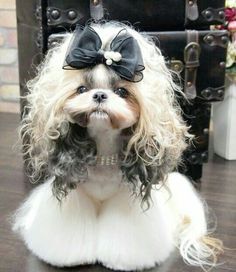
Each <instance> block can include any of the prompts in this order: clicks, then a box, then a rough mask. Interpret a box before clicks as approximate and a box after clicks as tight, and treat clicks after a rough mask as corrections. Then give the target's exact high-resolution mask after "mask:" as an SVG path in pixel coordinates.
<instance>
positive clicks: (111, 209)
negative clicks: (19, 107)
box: [14, 22, 221, 271]
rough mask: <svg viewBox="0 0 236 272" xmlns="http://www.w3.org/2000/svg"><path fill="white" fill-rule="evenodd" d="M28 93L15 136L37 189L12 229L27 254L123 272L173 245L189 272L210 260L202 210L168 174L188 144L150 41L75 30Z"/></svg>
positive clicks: (96, 28)
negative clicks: (19, 136)
mask: <svg viewBox="0 0 236 272" xmlns="http://www.w3.org/2000/svg"><path fill="white" fill-rule="evenodd" d="M62 67H63V68H64V69H63V68H62ZM28 88H29V94H28V95H27V101H28V105H27V107H26V112H27V114H25V115H24V117H23V121H22V127H21V135H22V138H23V142H24V151H25V154H26V155H27V157H28V159H29V164H28V167H29V168H30V169H31V170H32V171H31V178H32V180H34V181H35V182H36V181H40V182H42V184H41V185H39V186H38V187H37V188H36V189H34V190H33V192H32V193H31V195H30V196H29V197H28V199H27V200H26V201H25V203H24V204H23V205H22V206H21V207H20V209H19V210H18V211H17V213H16V216H15V224H14V229H15V230H17V231H19V232H20V234H21V235H22V237H23V240H24V241H25V244H26V245H27V247H28V248H29V249H30V250H31V251H32V252H33V253H34V254H35V255H36V256H38V257H39V258H40V259H41V260H44V261H45V262H47V263H50V264H52V265H55V266H74V265H82V264H93V263H96V262H99V263H102V264H103V265H104V266H106V267H108V268H112V269H116V270H124V271H130V270H142V269H145V268H151V267H153V266H155V265H157V264H160V263H162V262H163V261H165V260H166V259H167V258H168V256H169V255H170V253H171V252H172V251H173V250H174V249H175V248H176V247H177V248H178V249H179V251H180V254H181V255H182V257H183V259H184V261H186V262H187V263H189V264H191V265H199V266H204V265H211V264H213V263H214V262H215V258H216V251H218V250H221V242H220V241H219V240H217V239H215V238H212V237H210V236H209V230H208V228H207V219H206V216H205V212H204V204H203V201H202V200H201V198H200V197H199V196H198V195H197V193H196V192H195V190H194V188H193V187H192V185H191V184H190V182H189V181H188V180H187V178H185V177H184V176H182V175H181V174H179V173H177V172H173V171H174V169H176V167H177V165H178V164H179V163H180V161H181V155H182V152H183V150H184V149H185V148H186V146H187V142H188V141H189V139H191V135H190V134H189V133H188V128H187V126H186V124H185V123H184V121H183V120H182V118H181V109H180V107H179V105H178V103H177V102H176V100H175V93H176V92H178V93H179V94H181V91H180V90H179V88H178V87H177V86H176V84H175V83H174V82H173V80H172V75H171V73H170V71H169V70H168V69H167V67H166V66H165V61H164V58H163V56H162V55H161V53H160V51H159V49H158V48H156V46H155V44H154V42H153V41H152V40H151V39H150V38H148V37H146V36H144V35H141V34H140V33H138V32H136V31H134V30H133V29H131V28H130V27H128V26H126V25H123V24H120V23H115V22H113V23H104V24H91V25H90V26H86V27H85V28H84V29H83V28H81V27H77V28H76V30H75V32H74V34H73V35H72V34H68V35H67V36H66V38H65V40H64V41H63V42H62V43H61V44H59V45H58V46H56V47H54V48H53V49H51V50H50V51H49V52H48V54H47V56H46V59H45V62H44V63H43V64H42V65H41V67H40V68H39V71H38V75H37V77H36V78H35V79H33V80H32V81H30V82H29V83H28ZM42 179H44V180H42Z"/></svg>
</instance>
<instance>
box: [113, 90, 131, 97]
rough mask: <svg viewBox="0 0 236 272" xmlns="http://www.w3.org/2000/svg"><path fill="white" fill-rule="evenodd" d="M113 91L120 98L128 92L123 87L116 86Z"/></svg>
mask: <svg viewBox="0 0 236 272" xmlns="http://www.w3.org/2000/svg"><path fill="white" fill-rule="evenodd" d="M114 93H115V94H117V95H119V96H120V97H122V98H126V97H127V96H128V94H129V92H128V91H127V90H126V89H125V88H117V89H115V90H114Z"/></svg>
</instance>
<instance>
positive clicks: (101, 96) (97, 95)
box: [93, 92, 107, 103]
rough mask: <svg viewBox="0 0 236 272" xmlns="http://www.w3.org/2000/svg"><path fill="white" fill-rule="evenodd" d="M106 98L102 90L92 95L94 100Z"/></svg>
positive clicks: (98, 100)
mask: <svg viewBox="0 0 236 272" xmlns="http://www.w3.org/2000/svg"><path fill="white" fill-rule="evenodd" d="M106 99H107V94H106V93H104V92H97V93H95V94H94V95H93V100H94V101H95V102H98V103H101V102H104V101H105V100H106Z"/></svg>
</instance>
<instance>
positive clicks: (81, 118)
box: [74, 108, 110, 127]
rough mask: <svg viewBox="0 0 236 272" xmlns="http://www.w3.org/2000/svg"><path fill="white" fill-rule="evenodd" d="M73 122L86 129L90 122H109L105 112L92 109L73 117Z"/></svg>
mask: <svg viewBox="0 0 236 272" xmlns="http://www.w3.org/2000/svg"><path fill="white" fill-rule="evenodd" d="M74 120H75V121H76V122H77V123H78V124H79V125H80V126H82V127H87V125H88V123H89V122H90V121H96V120H100V121H103V120H104V121H105V120H110V116H109V114H108V112H107V111H105V110H103V109H99V108H96V109H93V110H91V111H90V112H84V113H80V114H77V115H76V116H74Z"/></svg>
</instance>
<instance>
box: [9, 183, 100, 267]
mask: <svg viewBox="0 0 236 272" xmlns="http://www.w3.org/2000/svg"><path fill="white" fill-rule="evenodd" d="M52 182H53V179H51V180H48V181H46V182H45V183H44V184H42V185H40V186H38V187H37V188H36V189H34V190H33V192H32V194H31V195H30V196H29V197H28V199H26V201H25V203H24V204H23V205H22V206H21V207H20V209H19V210H18V211H17V213H16V215H15V224H14V230H16V231H18V232H20V234H21V235H22V237H23V239H24V241H25V243H26V245H27V246H28V248H29V249H30V250H31V251H32V252H33V253H34V254H35V255H36V256H38V257H39V258H40V259H42V260H44V261H45V262H47V263H50V264H52V265H56V266H71V265H77V264H85V263H94V262H95V261H96V256H95V255H96V208H95V205H94V204H93V202H92V201H91V200H90V199H89V198H88V197H87V196H86V194H84V193H83V191H82V190H81V189H80V188H77V189H75V190H72V191H70V192H69V193H68V195H67V196H66V197H65V198H63V199H62V201H61V202H59V201H58V200H57V199H56V197H55V196H54V195H53V193H52Z"/></svg>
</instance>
